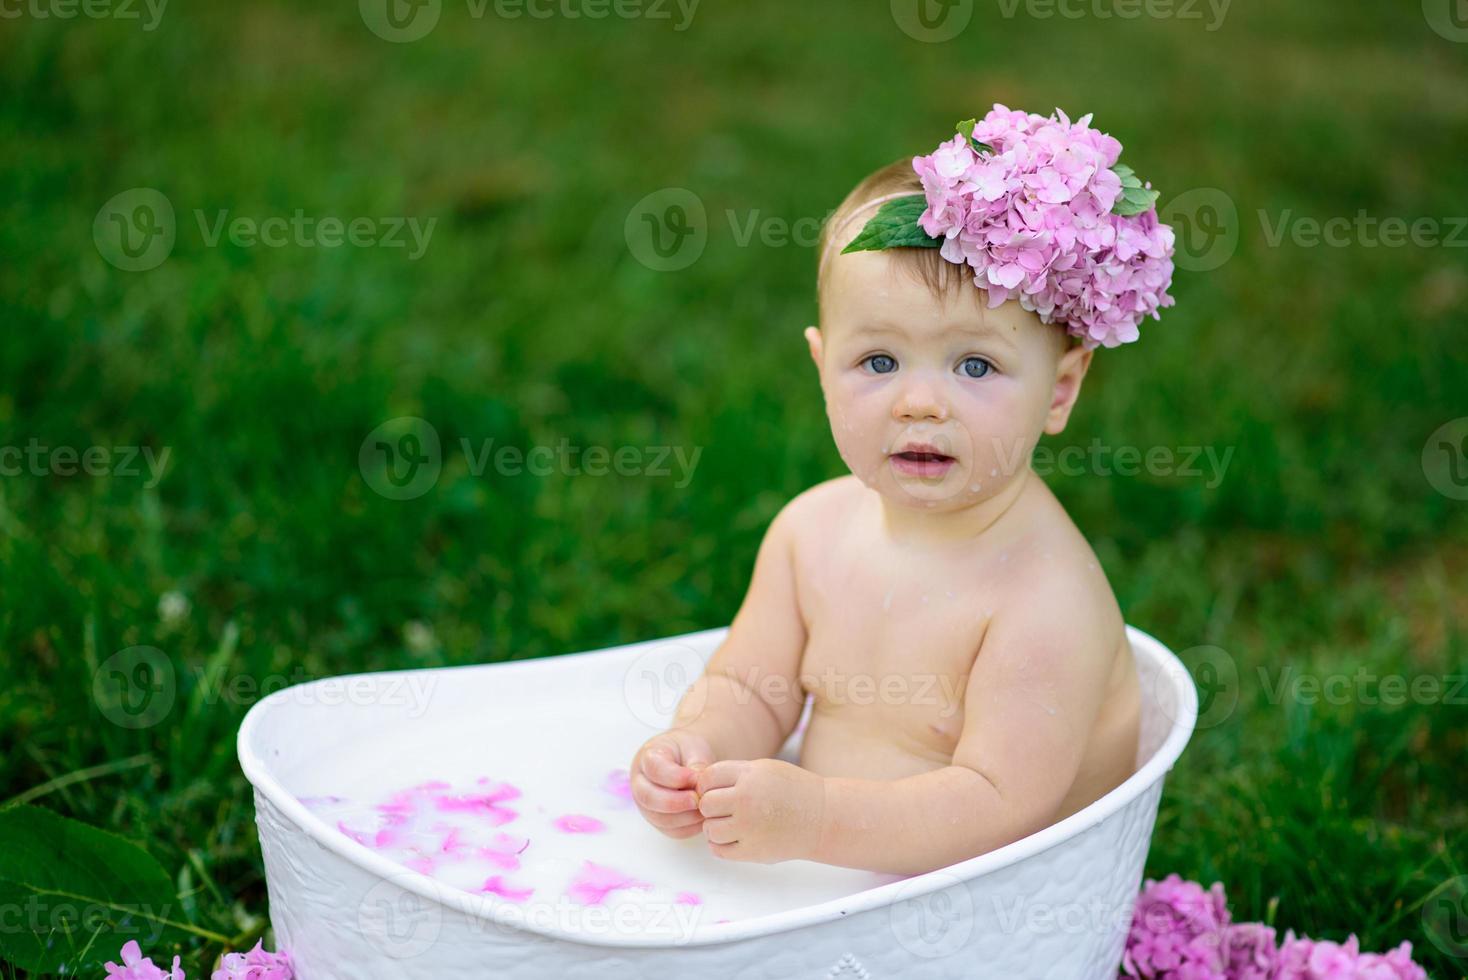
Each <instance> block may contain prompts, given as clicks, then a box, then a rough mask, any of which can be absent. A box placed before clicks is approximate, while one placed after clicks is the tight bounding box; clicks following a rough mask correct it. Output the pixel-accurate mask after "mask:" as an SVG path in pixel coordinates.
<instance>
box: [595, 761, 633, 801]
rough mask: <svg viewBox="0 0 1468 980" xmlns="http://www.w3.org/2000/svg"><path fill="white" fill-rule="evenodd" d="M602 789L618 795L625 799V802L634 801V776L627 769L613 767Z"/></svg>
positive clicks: (618, 797) (620, 798)
mask: <svg viewBox="0 0 1468 980" xmlns="http://www.w3.org/2000/svg"><path fill="white" fill-rule="evenodd" d="M602 789H604V790H606V791H607V792H608V793H610V794H612V795H613V796H615V797H617V799H619V800H622V801H625V803H631V802H632V778H631V774H629V773H628V772H627V770H626V769H613V770H612V771H611V772H609V773H607V779H606V782H605V783H603V784H602Z"/></svg>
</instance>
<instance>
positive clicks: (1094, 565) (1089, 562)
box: [1086, 561, 1096, 568]
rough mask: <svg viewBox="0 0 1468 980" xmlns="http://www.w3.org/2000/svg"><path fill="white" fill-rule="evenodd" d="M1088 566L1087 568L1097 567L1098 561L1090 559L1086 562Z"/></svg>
mask: <svg viewBox="0 0 1468 980" xmlns="http://www.w3.org/2000/svg"><path fill="white" fill-rule="evenodd" d="M1086 567H1087V568H1095V567H1096V563H1095V562H1093V561H1088V562H1086Z"/></svg>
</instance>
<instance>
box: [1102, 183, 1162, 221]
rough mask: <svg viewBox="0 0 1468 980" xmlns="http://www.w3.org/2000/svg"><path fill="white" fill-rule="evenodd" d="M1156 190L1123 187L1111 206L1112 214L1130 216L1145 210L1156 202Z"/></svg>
mask: <svg viewBox="0 0 1468 980" xmlns="http://www.w3.org/2000/svg"><path fill="white" fill-rule="evenodd" d="M1157 196H1158V192H1157V191H1154V190H1148V189H1147V188H1145V187H1124V188H1122V191H1121V196H1120V197H1118V198H1117V199H1116V203H1115V204H1113V205H1112V206H1111V213H1112V214H1119V215H1121V216H1122V217H1124V218H1130V217H1132V216H1133V215H1138V214H1141V213H1143V212H1144V211H1147V210H1148V209H1150V208H1151V207H1152V205H1154V204H1156V203H1157Z"/></svg>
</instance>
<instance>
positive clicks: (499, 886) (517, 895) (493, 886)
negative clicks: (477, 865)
mask: <svg viewBox="0 0 1468 980" xmlns="http://www.w3.org/2000/svg"><path fill="white" fill-rule="evenodd" d="M479 890H480V891H482V892H488V893H489V894H491V895H499V896H500V897H501V898H508V899H509V900H510V901H512V902H523V901H525V899H527V898H529V897H530V893H531V892H533V891H535V889H534V888H512V887H511V886H509V885H507V884H505V880H504V879H503V878H501V877H500V876H499V875H495V876H494V877H492V878H489V879H487V880H486V881H485V882H484V884H483V885H481V886H480V887H479Z"/></svg>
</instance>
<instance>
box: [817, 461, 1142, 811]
mask: <svg viewBox="0 0 1468 980" xmlns="http://www.w3.org/2000/svg"><path fill="white" fill-rule="evenodd" d="M1033 483H1034V486H1033V487H1032V488H1031V489H1030V490H1028V491H1027V492H1026V494H1025V495H1024V496H1023V497H1022V498H1021V500H1020V501H1019V502H1017V504H1016V507H1015V508H1012V510H1011V513H1009V514H1006V515H1005V518H1002V519H1001V522H1002V521H1005V520H1008V521H1009V525H1008V526H1007V527H1005V528H1001V527H1000V526H999V525H998V524H996V526H995V527H994V528H992V529H990V531H987V532H985V535H986V538H987V540H986V542H985V543H983V544H975V546H974V547H971V548H966V549H963V550H962V551H961V552H958V553H954V554H952V555H950V556H948V557H934V556H933V555H931V554H916V553H913V552H904V551H902V550H900V549H897V548H894V547H892V546H891V545H890V543H888V542H887V541H886V540H885V539H884V537H883V535H882V534H881V528H880V514H881V509H880V501H879V500H878V499H877V496H876V494H875V492H874V491H872V490H870V489H869V488H867V487H866V486H864V485H863V484H862V483H861V482H860V481H858V480H857V479H856V478H855V477H852V476H849V477H843V478H841V479H837V480H832V481H830V482H829V483H826V484H822V485H821V486H820V487H818V488H815V489H814V492H813V495H812V499H811V501H810V506H809V508H808V509H807V513H808V515H809V517H808V519H807V520H805V521H803V522H802V524H801V527H800V530H799V531H798V532H797V535H796V541H795V549H794V551H795V577H796V591H797V599H798V604H799V607H800V612H801V616H802V618H803V619H804V621H805V624H806V630H807V633H808V637H807V641H806V646H805V651H804V654H803V657H802V660H801V667H800V680H801V686H802V687H803V688H804V689H805V691H806V692H807V694H808V695H810V696H812V697H813V699H814V703H813V705H812V708H811V716H810V720H809V723H808V725H807V728H806V731H805V736H804V739H803V742H802V746H801V753H800V760H799V764H800V765H801V766H802V767H804V768H806V769H809V770H811V771H812V772H815V773H818V774H820V775H822V776H848V777H857V778H864V779H889V780H890V779H900V778H903V777H906V776H912V775H917V774H920V773H923V772H928V771H930V770H933V769H941V768H943V767H945V766H948V765H950V764H952V761H953V753H954V748H955V746H956V745H957V743H958V739H959V734H960V732H961V731H962V729H963V723H964V707H965V704H964V691H965V687H966V685H967V683H968V675H969V672H970V671H971V669H972V667H973V664H974V662H975V657H976V655H978V653H979V651H980V647H981V645H982V641H983V639H984V635H985V630H986V627H987V624H988V622H989V620H990V619H991V618H992V617H993V616H994V615H996V614H1002V612H1003V610H1004V609H1005V607H1006V604H1007V603H1012V602H1017V601H1025V600H1024V598H1023V597H1024V596H1026V595H1032V594H1034V593H1033V586H1034V584H1035V583H1034V576H1036V575H1038V574H1041V573H1044V574H1050V575H1056V574H1062V575H1064V574H1074V575H1080V576H1082V577H1084V578H1087V579H1088V580H1094V586H1093V587H1094V588H1100V589H1105V590H1106V592H1107V595H1108V596H1110V587H1109V585H1108V584H1107V583H1106V580H1105V576H1104V573H1102V572H1101V571H1100V569H1099V567H1098V564H1097V562H1096V559H1095V555H1094V554H1093V553H1092V552H1091V549H1090V547H1089V546H1088V545H1087V544H1086V543H1085V540H1084V538H1082V537H1081V536H1080V534H1079V533H1078V532H1076V531H1075V529H1074V525H1072V524H1071V523H1070V521H1069V518H1068V517H1066V516H1065V513H1064V510H1063V509H1062V508H1061V507H1060V504H1059V502H1058V501H1056V500H1055V499H1054V497H1053V495H1051V493H1050V491H1049V489H1048V488H1046V487H1044V485H1043V483H1041V481H1039V480H1038V479H1035V480H1033ZM1016 511H1018V512H1016ZM1017 529H1018V530H1019V533H1015V531H1016V530H1017ZM1027 587H1028V588H1027ZM1109 606H1110V607H1112V608H1114V606H1115V602H1114V599H1112V600H1111V601H1110V603H1109ZM1086 625H1087V628H1094V629H1098V630H1103V631H1105V632H1106V633H1107V634H1114V641H1113V642H1108V644H1107V645H1106V649H1108V650H1110V651H1112V653H1111V654H1110V656H1111V658H1112V660H1113V664H1112V667H1111V669H1110V670H1109V672H1108V677H1109V681H1108V690H1107V693H1106V697H1105V700H1104V701H1103V704H1102V708H1101V712H1100V714H1099V716H1098V717H1097V718H1096V720H1095V723H1094V725H1092V727H1091V730H1090V732H1089V733H1088V735H1087V738H1086V750H1085V754H1084V756H1083V760H1082V763H1081V768H1080V773H1079V775H1078V776H1077V777H1076V780H1075V782H1074V784H1073V785H1072V786H1071V789H1070V791H1069V793H1067V795H1066V797H1065V800H1064V802H1063V803H1062V806H1061V809H1060V812H1059V813H1058V814H1057V819H1058V818H1059V817H1064V816H1068V815H1069V814H1071V813H1074V812H1075V811H1076V810H1079V809H1081V808H1082V807H1084V806H1086V805H1087V804H1088V803H1091V802H1092V801H1094V800H1095V799H1097V798H1098V797H1100V796H1102V795H1103V794H1105V793H1106V792H1107V791H1109V790H1110V789H1112V788H1114V787H1115V786H1117V785H1118V784H1120V783H1121V782H1122V781H1123V780H1124V779H1126V778H1127V776H1129V775H1131V773H1132V772H1133V770H1134V768H1135V756H1136V747H1137V725H1138V719H1139V707H1140V697H1139V690H1138V684H1137V678H1136V668H1135V665H1134V663H1133V660H1132V652H1131V647H1130V645H1129V644H1128V643H1127V640H1126V635H1125V627H1124V624H1123V622H1122V618H1121V614H1120V611H1119V610H1116V611H1115V615H1114V617H1107V621H1105V622H1098V623H1095V624H1086Z"/></svg>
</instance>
